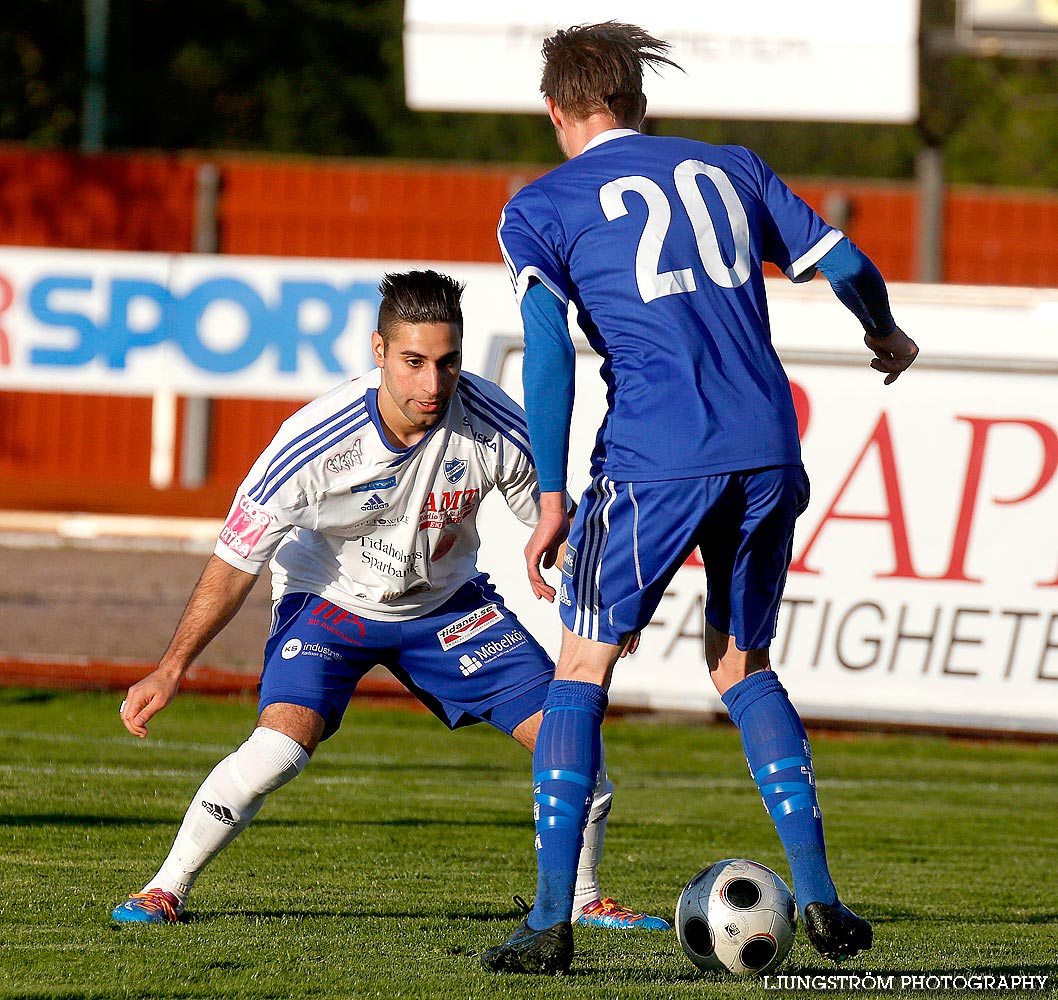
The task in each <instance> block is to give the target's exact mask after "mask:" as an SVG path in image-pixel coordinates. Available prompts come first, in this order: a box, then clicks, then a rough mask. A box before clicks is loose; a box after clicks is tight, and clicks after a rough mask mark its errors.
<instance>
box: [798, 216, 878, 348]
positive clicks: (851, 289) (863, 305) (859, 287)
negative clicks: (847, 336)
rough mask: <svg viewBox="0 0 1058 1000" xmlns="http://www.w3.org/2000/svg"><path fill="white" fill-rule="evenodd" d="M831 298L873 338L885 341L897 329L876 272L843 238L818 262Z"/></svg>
mask: <svg viewBox="0 0 1058 1000" xmlns="http://www.w3.org/2000/svg"><path fill="white" fill-rule="evenodd" d="M816 268H817V269H818V270H819V271H822V272H823V274H824V275H825V276H826V279H827V281H829V282H830V287H831V288H833V289H834V294H835V295H836V296H837V297H838V298H839V299H840V300H841V302H842V304H843V305H844V306H845V307H846V308H847V309H849V310H850V311H851V312H852V313H853V314H854V315H855V316H856V318H857V319H858V320H859V321H860V323H862V324H863V329H864V330H866V331H867V333H869V334H870V335H871V336H872V337H887V336H888V335H889V334H890V333H892V332H893V330H894V329H895V327H896V321H895V320H894V319H893V314H892V313H891V312H890V311H889V293H888V292H887V291H886V290H885V281H884V280H883V279H882V276H881V274H880V273H879V271H878V268H876V267H875V266H874V262H873V261H872V260H871V258H870V257H868V256H867V255H866V254H865V253H864V252H863V251H862V250H861V249H860V248H859V247H858V246H856V244H855V243H853V242H852V240H850V239H849V238H848V237H844V238H843V239H842V240H841V241H840V242H839V243H838V244H837V245H836V246H834V247H832V248H831V249H830V250H828V251H827V252H826V253H825V254H824V255H823V256H822V257H821V258H820V259H819V260H818V261H817V262H816Z"/></svg>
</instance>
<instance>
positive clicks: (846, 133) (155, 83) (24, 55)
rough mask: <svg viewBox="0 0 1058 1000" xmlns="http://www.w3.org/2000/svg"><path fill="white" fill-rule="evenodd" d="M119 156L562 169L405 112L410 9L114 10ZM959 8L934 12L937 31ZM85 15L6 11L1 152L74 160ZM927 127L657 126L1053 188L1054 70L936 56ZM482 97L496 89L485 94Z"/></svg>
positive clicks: (54, 0) (27, 0)
mask: <svg viewBox="0 0 1058 1000" xmlns="http://www.w3.org/2000/svg"><path fill="white" fill-rule="evenodd" d="M110 3H111V14H112V16H111V20H112V25H113V35H112V45H111V64H112V65H111V72H110V80H109V86H110V92H109V95H108V101H109V104H108V112H109V113H108V141H109V144H110V145H112V146H117V147H121V146H126V147H147V148H161V149H189V148H197V149H222V150H248V151H270V152H277V153H285V154H291V153H295V154H306V155H317V156H360V157H402V158H412V159H444V160H470V161H482V160H492V161H507V162H511V161H516V162H525V163H551V162H556V161H557V160H558V158H559V154H558V150H557V148H556V147H555V144H554V140H553V136H552V132H551V128H550V125H549V124H548V123H547V121H546V118H545V117H544V115H543V114H540V115H496V114H480V115H478V114H455V113H443V114H440V113H422V112H413V111H410V110H409V109H408V108H407V107H406V106H405V104H404V93H403V62H402V59H403V53H402V39H401V33H402V20H403V4H402V2H401V0H182V2H181V3H172V2H171V0H110ZM954 3H955V0H923V24H924V26H925V27H926V28H927V29H930V28H935V27H944V26H947V27H950V26H951V25H952V23H953V19H954ZM83 7H84V0H5V3H4V4H3V5H2V9H0V58H3V59H4V66H5V67H6V69H7V71H6V72H5V73H4V74H3V75H2V76H0V139H6V140H15V141H20V142H29V143H32V144H35V145H39V146H48V147H73V146H76V145H77V143H78V140H79V135H80V114H81V100H82V89H83V85H84V75H85V74H84V69H83V62H84V55H83V45H84V9H83ZM922 83H923V95H922V104H923V112H922V119H921V121H920V122H919V123H918V125H904V126H898V125H849V124H837V123H826V124H817V123H805V122H797V123H794V122H756V121H683V120H658V121H653V122H651V123H650V128H651V129H652V130H653V131H655V132H657V133H659V134H682V135H688V136H692V137H695V138H701V139H705V140H707V141H710V142H720V143H740V144H744V145H748V146H751V147H753V148H754V149H755V150H757V151H758V152H759V153H760V154H761V155H762V156H764V158H765V159H767V160H768V161H769V162H770V163H771V164H772V165H773V166H774V167H775V168H776V169H777V170H779V171H780V172H781V173H784V174H790V175H797V176H810V175H827V176H845V177H878V178H909V177H911V176H912V175H913V172H914V161H915V156H916V154H917V152H918V151H919V150H920V149H921V147H922V145H923V143H924V141H926V139H927V138H932V139H933V140H934V141H936V142H938V143H939V144H940V145H941V147H942V148H943V150H944V153H945V161H946V166H947V173H948V176H949V178H950V179H951V180H953V181H961V182H978V183H988V184H1013V185H1019V186H1030V185H1031V186H1058V62H1056V61H1055V60H1014V59H999V58H991V59H981V58H977V57H973V56H967V55H946V54H939V53H930V52H927V53H926V55H925V58H924V60H923V66H922ZM482 85H483V86H486V85H487V81H483V82H482Z"/></svg>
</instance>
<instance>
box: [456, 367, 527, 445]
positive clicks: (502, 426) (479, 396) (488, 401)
mask: <svg viewBox="0 0 1058 1000" xmlns="http://www.w3.org/2000/svg"><path fill="white" fill-rule="evenodd" d="M459 394H460V396H461V397H462V398H463V400H464V402H465V401H466V400H467V399H468V398H469V399H471V400H472V401H473V402H475V403H477V404H478V405H479V406H481V407H483V408H484V409H486V410H488V411H489V412H491V413H495V414H496V419H497V420H499V423H496V420H493V421H492V423H494V424H496V429H497V430H499V431H505V430H509V431H512V432H513V433H516V434H520V435H521V436H522V437H523V438H524V439H525V443H526V444H527V445H528V443H529V425H528V424H527V423H526V420H525V414H523V413H522V412H521V410H518V409H515V408H513V407H512V406H510V405H508V404H507V403H505V402H504V401H503V400H502V399H496V398H495V397H494V396H491V395H489V394H488V393H486V392H484V391H483V390H482V387H481V386H480V385H477V384H476V383H474V382H472V381H470V380H469V379H467V378H466V377H465V376H464V377H463V378H461V379H460V380H459Z"/></svg>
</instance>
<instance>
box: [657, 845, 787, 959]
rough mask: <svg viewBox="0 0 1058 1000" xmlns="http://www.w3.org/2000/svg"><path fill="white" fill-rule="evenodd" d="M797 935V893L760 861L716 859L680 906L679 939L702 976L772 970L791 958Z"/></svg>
mask: <svg viewBox="0 0 1058 1000" xmlns="http://www.w3.org/2000/svg"><path fill="white" fill-rule="evenodd" d="M796 932H797V905H796V904H795V903H794V897H793V893H792V892H790V890H789V889H788V888H787V887H786V883H785V882H784V881H783V880H782V879H781V878H779V876H778V875H776V874H775V872H773V871H772V870H771V869H770V868H765V867H764V865H759V864H757V863H756V862H755V861H745V860H741V859H731V860H728V861H717V862H716V863H715V864H712V865H710V866H709V867H708V868H706V869H705V870H704V871H700V872H699V873H698V874H697V875H695V876H694V878H692V879H691V880H690V882H688V883H687V885H686V886H685V887H684V889H683V892H681V893H680V899H679V902H678V903H677V904H676V935H677V937H678V938H679V941H680V944H681V945H682V946H683V950H684V951H685V952H686V953H687V957H688V958H689V959H690V960H691V961H692V962H694V964H695V965H697V966H698V968H699V969H701V970H702V971H703V972H708V971H710V970H715V971H723V972H730V973H732V974H733V975H736V976H759V975H763V974H764V973H765V972H770V971H771V970H772V969H774V968H776V966H778V965H779V963H780V962H782V960H783V959H784V958H786V956H787V955H788V954H789V952H790V949H791V948H792V947H793V942H794V935H795V934H796Z"/></svg>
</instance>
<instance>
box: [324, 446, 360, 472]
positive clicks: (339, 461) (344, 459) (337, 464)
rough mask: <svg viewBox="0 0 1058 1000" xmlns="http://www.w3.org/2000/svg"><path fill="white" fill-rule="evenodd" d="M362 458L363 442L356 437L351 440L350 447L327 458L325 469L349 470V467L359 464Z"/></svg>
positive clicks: (335, 470) (329, 470) (332, 470)
mask: <svg viewBox="0 0 1058 1000" xmlns="http://www.w3.org/2000/svg"><path fill="white" fill-rule="evenodd" d="M363 460H364V442H363V441H362V440H361V439H360V438H357V439H356V440H355V441H354V442H353V446H352V448H349V449H348V450H347V451H343V452H341V454H338V455H331V457H330V458H328V459H327V471H328V472H334V473H339V472H349V471H350V470H351V469H353V468H354V467H356V466H357V465H360V464H361V463H362V462H363Z"/></svg>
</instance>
